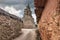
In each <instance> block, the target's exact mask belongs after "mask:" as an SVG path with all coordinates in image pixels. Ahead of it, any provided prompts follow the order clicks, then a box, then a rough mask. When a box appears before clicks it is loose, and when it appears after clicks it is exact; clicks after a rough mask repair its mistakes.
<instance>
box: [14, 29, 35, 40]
mask: <svg viewBox="0 0 60 40" xmlns="http://www.w3.org/2000/svg"><path fill="white" fill-rule="evenodd" d="M35 30H36V29H22V32H23V34H21V35H20V36H19V37H17V38H15V39H14V40H36V33H35Z"/></svg>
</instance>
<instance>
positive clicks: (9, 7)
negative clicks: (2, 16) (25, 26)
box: [0, 0, 36, 22]
mask: <svg viewBox="0 0 60 40" xmlns="http://www.w3.org/2000/svg"><path fill="white" fill-rule="evenodd" d="M28 3H29V4H30V7H31V10H32V16H33V18H34V21H35V22H36V16H35V14H34V0H0V8H2V9H4V10H5V11H7V12H9V13H11V14H14V15H16V16H19V17H23V14H24V9H25V7H26V5H27V4H28Z"/></svg>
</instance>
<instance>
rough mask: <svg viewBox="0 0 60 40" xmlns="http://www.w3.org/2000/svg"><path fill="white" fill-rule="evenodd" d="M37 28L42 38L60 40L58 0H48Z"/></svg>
mask: <svg viewBox="0 0 60 40" xmlns="http://www.w3.org/2000/svg"><path fill="white" fill-rule="evenodd" d="M39 30H40V33H41V38H42V40H60V0H48V2H47V4H46V5H45V9H44V11H43V14H42V17H41V20H40V21H39Z"/></svg>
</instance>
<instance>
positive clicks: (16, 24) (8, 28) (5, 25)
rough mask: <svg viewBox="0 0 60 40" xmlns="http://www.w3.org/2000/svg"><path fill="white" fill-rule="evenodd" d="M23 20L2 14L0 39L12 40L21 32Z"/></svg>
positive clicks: (0, 17)
mask: <svg viewBox="0 0 60 40" xmlns="http://www.w3.org/2000/svg"><path fill="white" fill-rule="evenodd" d="M21 27H22V22H21V21H19V20H17V19H13V18H11V17H9V16H6V15H3V14H0V40H11V39H12V38H13V37H15V36H17V35H19V34H20V33H21Z"/></svg>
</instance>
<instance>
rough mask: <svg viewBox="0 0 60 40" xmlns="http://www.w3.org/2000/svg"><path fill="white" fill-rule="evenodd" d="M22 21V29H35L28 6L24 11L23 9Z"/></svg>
mask: <svg viewBox="0 0 60 40" xmlns="http://www.w3.org/2000/svg"><path fill="white" fill-rule="evenodd" d="M22 19H23V24H24V27H23V28H34V27H35V23H34V19H33V17H32V11H31V9H30V7H29V4H28V5H27V6H26V9H24V16H23V18H22Z"/></svg>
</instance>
